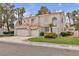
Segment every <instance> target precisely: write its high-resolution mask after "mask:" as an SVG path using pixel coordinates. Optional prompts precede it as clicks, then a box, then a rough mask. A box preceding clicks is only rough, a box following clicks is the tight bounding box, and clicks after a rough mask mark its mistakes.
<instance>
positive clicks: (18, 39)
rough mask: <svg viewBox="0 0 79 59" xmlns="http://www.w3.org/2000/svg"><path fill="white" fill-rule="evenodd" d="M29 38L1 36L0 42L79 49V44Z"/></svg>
mask: <svg viewBox="0 0 79 59" xmlns="http://www.w3.org/2000/svg"><path fill="white" fill-rule="evenodd" d="M29 38H30V37H2V38H0V42H7V43H19V44H27V45H34V46H43V47H53V48H61V49H69V50H79V46H77V45H64V44H53V43H45V42H30V41H28V39H29Z"/></svg>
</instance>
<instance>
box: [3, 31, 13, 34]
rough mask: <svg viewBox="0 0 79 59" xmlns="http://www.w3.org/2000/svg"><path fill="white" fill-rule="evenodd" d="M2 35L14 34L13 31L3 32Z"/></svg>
mask: <svg viewBox="0 0 79 59" xmlns="http://www.w3.org/2000/svg"><path fill="white" fill-rule="evenodd" d="M3 34H14V31H10V32H3Z"/></svg>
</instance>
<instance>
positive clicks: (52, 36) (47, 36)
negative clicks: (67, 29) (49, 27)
mask: <svg viewBox="0 0 79 59" xmlns="http://www.w3.org/2000/svg"><path fill="white" fill-rule="evenodd" d="M44 37H45V38H56V37H57V34H56V33H45V34H44Z"/></svg>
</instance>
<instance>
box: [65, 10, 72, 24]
mask: <svg viewBox="0 0 79 59" xmlns="http://www.w3.org/2000/svg"><path fill="white" fill-rule="evenodd" d="M66 15H67V17H68V19H69V25H71V23H70V21H71V20H70V19H71V13H69V12H68V13H67V14H66Z"/></svg>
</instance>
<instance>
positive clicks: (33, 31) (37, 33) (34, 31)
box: [31, 30, 39, 36]
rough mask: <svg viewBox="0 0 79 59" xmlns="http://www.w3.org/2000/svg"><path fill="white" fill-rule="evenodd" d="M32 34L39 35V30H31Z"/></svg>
mask: <svg viewBox="0 0 79 59" xmlns="http://www.w3.org/2000/svg"><path fill="white" fill-rule="evenodd" d="M31 36H39V31H38V30H31Z"/></svg>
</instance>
